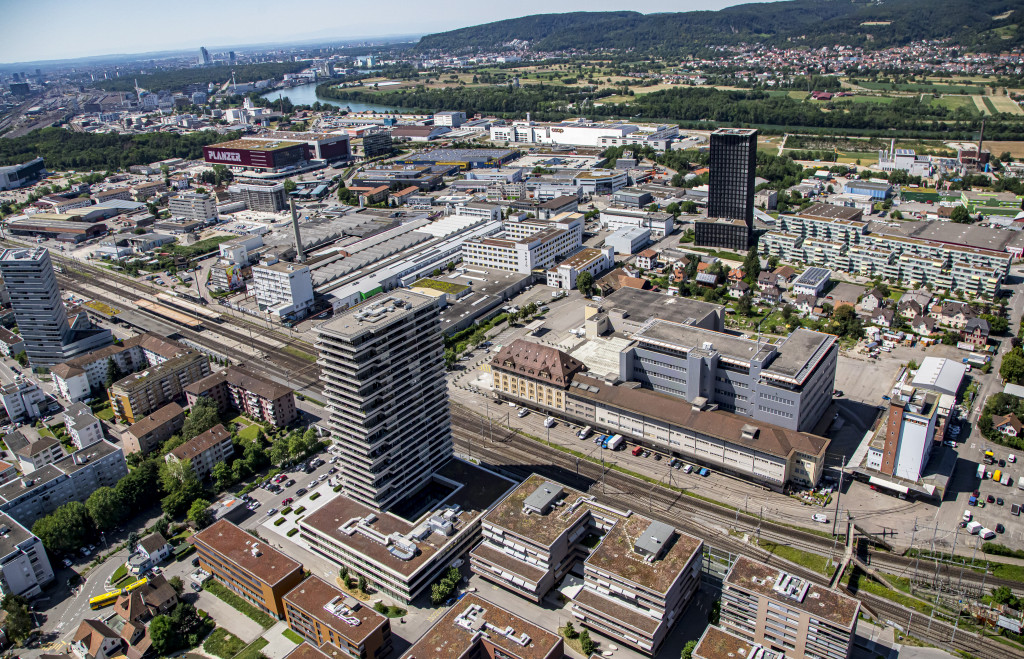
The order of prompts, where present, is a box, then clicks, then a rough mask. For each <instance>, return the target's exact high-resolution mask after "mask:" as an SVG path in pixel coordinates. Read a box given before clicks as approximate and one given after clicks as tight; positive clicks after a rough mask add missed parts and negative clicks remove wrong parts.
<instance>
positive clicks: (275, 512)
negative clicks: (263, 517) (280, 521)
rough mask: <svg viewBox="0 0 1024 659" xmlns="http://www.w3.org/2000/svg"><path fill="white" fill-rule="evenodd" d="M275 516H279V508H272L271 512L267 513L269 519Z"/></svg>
mask: <svg viewBox="0 0 1024 659" xmlns="http://www.w3.org/2000/svg"><path fill="white" fill-rule="evenodd" d="M274 514H277V508H271V509H270V510H268V511H267V517H270V516H271V515H274Z"/></svg>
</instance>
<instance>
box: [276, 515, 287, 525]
mask: <svg viewBox="0 0 1024 659" xmlns="http://www.w3.org/2000/svg"><path fill="white" fill-rule="evenodd" d="M284 522H285V519H284V517H278V518H277V519H275V520H274V526H281V525H282V524H284Z"/></svg>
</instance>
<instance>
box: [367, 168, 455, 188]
mask: <svg viewBox="0 0 1024 659" xmlns="http://www.w3.org/2000/svg"><path fill="white" fill-rule="evenodd" d="M443 183H444V177H443V176H441V174H438V173H435V172H434V171H433V169H432V168H431V167H429V166H427V165H378V166H374V167H364V168H363V169H361V170H359V171H358V172H356V173H355V175H354V176H353V177H352V185H355V186H363V187H377V186H381V185H384V186H387V187H388V188H390V189H394V188H395V187H397V186H401V187H402V188H407V187H411V186H415V187H416V188H417V189H419V190H421V191H423V190H437V189H438V188H440V187H441V186H442V185H443Z"/></svg>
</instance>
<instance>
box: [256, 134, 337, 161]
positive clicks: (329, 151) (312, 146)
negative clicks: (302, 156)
mask: <svg viewBox="0 0 1024 659" xmlns="http://www.w3.org/2000/svg"><path fill="white" fill-rule="evenodd" d="M242 139H243V140H262V141H266V140H287V141H289V142H303V143H304V144H305V145H306V160H326V161H334V160H347V159H348V157H349V147H348V135H347V134H344V133H300V132H295V133H293V132H291V131H277V130H271V131H268V132H266V133H261V134H259V135H255V136H245V137H243V138H242Z"/></svg>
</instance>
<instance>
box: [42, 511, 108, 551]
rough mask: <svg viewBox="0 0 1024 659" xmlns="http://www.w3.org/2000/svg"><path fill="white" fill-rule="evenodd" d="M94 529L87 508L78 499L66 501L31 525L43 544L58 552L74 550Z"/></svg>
mask: <svg viewBox="0 0 1024 659" xmlns="http://www.w3.org/2000/svg"><path fill="white" fill-rule="evenodd" d="M37 528H38V529H39V531H38V532H37V531H36V529H37ZM94 531H95V529H94V527H93V523H92V519H91V518H90V517H89V510H88V509H87V508H86V507H85V504H84V503H82V502H80V501H71V502H69V503H66V504H64V505H63V506H61V507H60V508H58V509H57V510H55V511H53V512H52V513H50V514H49V515H47V516H46V517H43V518H41V519H39V520H37V521H36V523H35V524H33V525H32V532H33V533H34V534H35V535H37V536H38V537H39V539H40V540H42V541H43V546H45V547H46V548H47V549H49V550H50V551H58V552H71V551H76V550H77V549H78V548H79V547H80V546H82V545H83V544H85V541H86V539H88V538H89V537H91V536H92V534H93V533H94Z"/></svg>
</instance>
